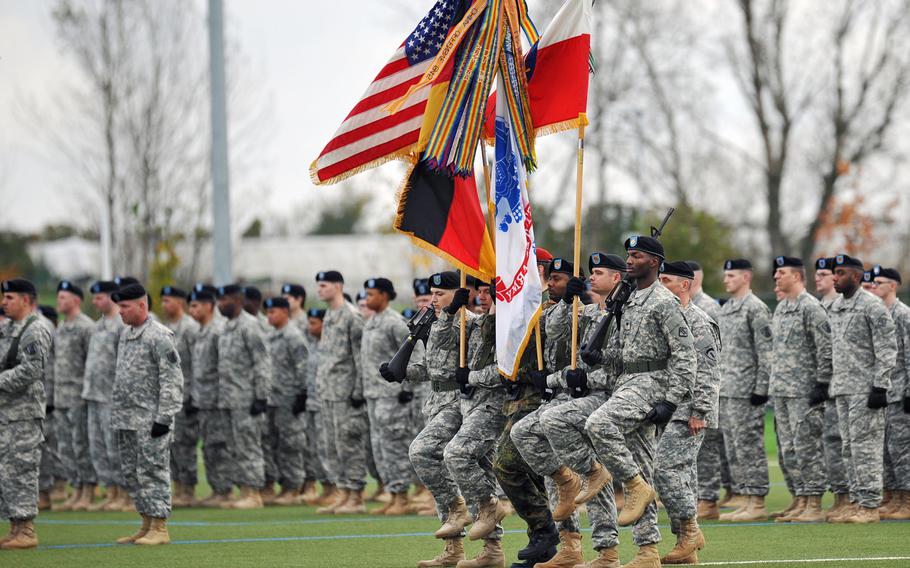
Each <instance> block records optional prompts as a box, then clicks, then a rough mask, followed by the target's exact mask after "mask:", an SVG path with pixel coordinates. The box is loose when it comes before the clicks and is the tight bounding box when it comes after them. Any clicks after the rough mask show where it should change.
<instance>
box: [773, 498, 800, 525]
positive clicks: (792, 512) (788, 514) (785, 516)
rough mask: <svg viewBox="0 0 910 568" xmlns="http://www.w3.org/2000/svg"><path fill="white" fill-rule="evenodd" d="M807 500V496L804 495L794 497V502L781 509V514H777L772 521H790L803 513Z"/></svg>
mask: <svg viewBox="0 0 910 568" xmlns="http://www.w3.org/2000/svg"><path fill="white" fill-rule="evenodd" d="M807 502H808V498H807V497H805V496H800V497H797V498H796V499H794V503H792V504H791V506H790V507H788V508H787V509H784V510H783V511H781V514H780V515H778V516H777V517H776V518H775V519H774V522H776V523H789V522H790V521H792V520H793V519H795V518H796V517H798V516H800V515H802V514H803V512H804V511H805V510H806V503H807ZM788 509H789V510H788Z"/></svg>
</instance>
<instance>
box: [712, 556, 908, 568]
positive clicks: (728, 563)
mask: <svg viewBox="0 0 910 568" xmlns="http://www.w3.org/2000/svg"><path fill="white" fill-rule="evenodd" d="M897 560H910V556H868V557H856V558H793V559H788V560H780V559H774V560H728V561H718V562H699V563H698V565H699V566H749V565H753V564H819V563H823V562H893V561H897Z"/></svg>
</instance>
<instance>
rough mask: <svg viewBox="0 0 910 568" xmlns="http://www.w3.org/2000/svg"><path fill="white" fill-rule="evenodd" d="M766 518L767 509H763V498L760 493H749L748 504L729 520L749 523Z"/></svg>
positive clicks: (765, 519)
mask: <svg viewBox="0 0 910 568" xmlns="http://www.w3.org/2000/svg"><path fill="white" fill-rule="evenodd" d="M767 520H768V510H767V509H765V498H764V497H763V496H761V495H750V496H749V504H748V505H746V507H745V508H744V509H740V511H739V512H738V513H736V514H734V515H733V516H732V517H731V518H730V521H732V522H734V523H750V522H755V521H767Z"/></svg>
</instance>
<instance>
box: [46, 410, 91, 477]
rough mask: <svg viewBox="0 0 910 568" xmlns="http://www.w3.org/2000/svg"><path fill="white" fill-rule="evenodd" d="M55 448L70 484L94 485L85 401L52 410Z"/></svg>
mask: <svg viewBox="0 0 910 568" xmlns="http://www.w3.org/2000/svg"><path fill="white" fill-rule="evenodd" d="M54 414H56V415H57V416H56V417H55V422H56V427H57V448H58V451H59V453H60V459H61V461H62V462H63V467H64V469H65V470H66V476H67V478H68V479H69V482H70V485H72V486H73V487H81V486H82V485H95V484H96V483H98V478H97V476H96V475H95V468H94V467H92V457H91V453H90V452H89V442H88V411H87V407H86V404H85V401H81V403H80V404H78V405H76V406H73V407H72V408H66V409H60V408H58V409H57V410H56V411H54Z"/></svg>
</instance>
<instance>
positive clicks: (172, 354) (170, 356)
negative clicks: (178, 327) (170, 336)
mask: <svg viewBox="0 0 910 568" xmlns="http://www.w3.org/2000/svg"><path fill="white" fill-rule="evenodd" d="M167 360H168V361H170V362H171V363H172V364H174V365H176V364H177V361H178V360H179V358H178V356H177V351H176V350H174V349H171V350H170V351H168V352H167Z"/></svg>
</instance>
